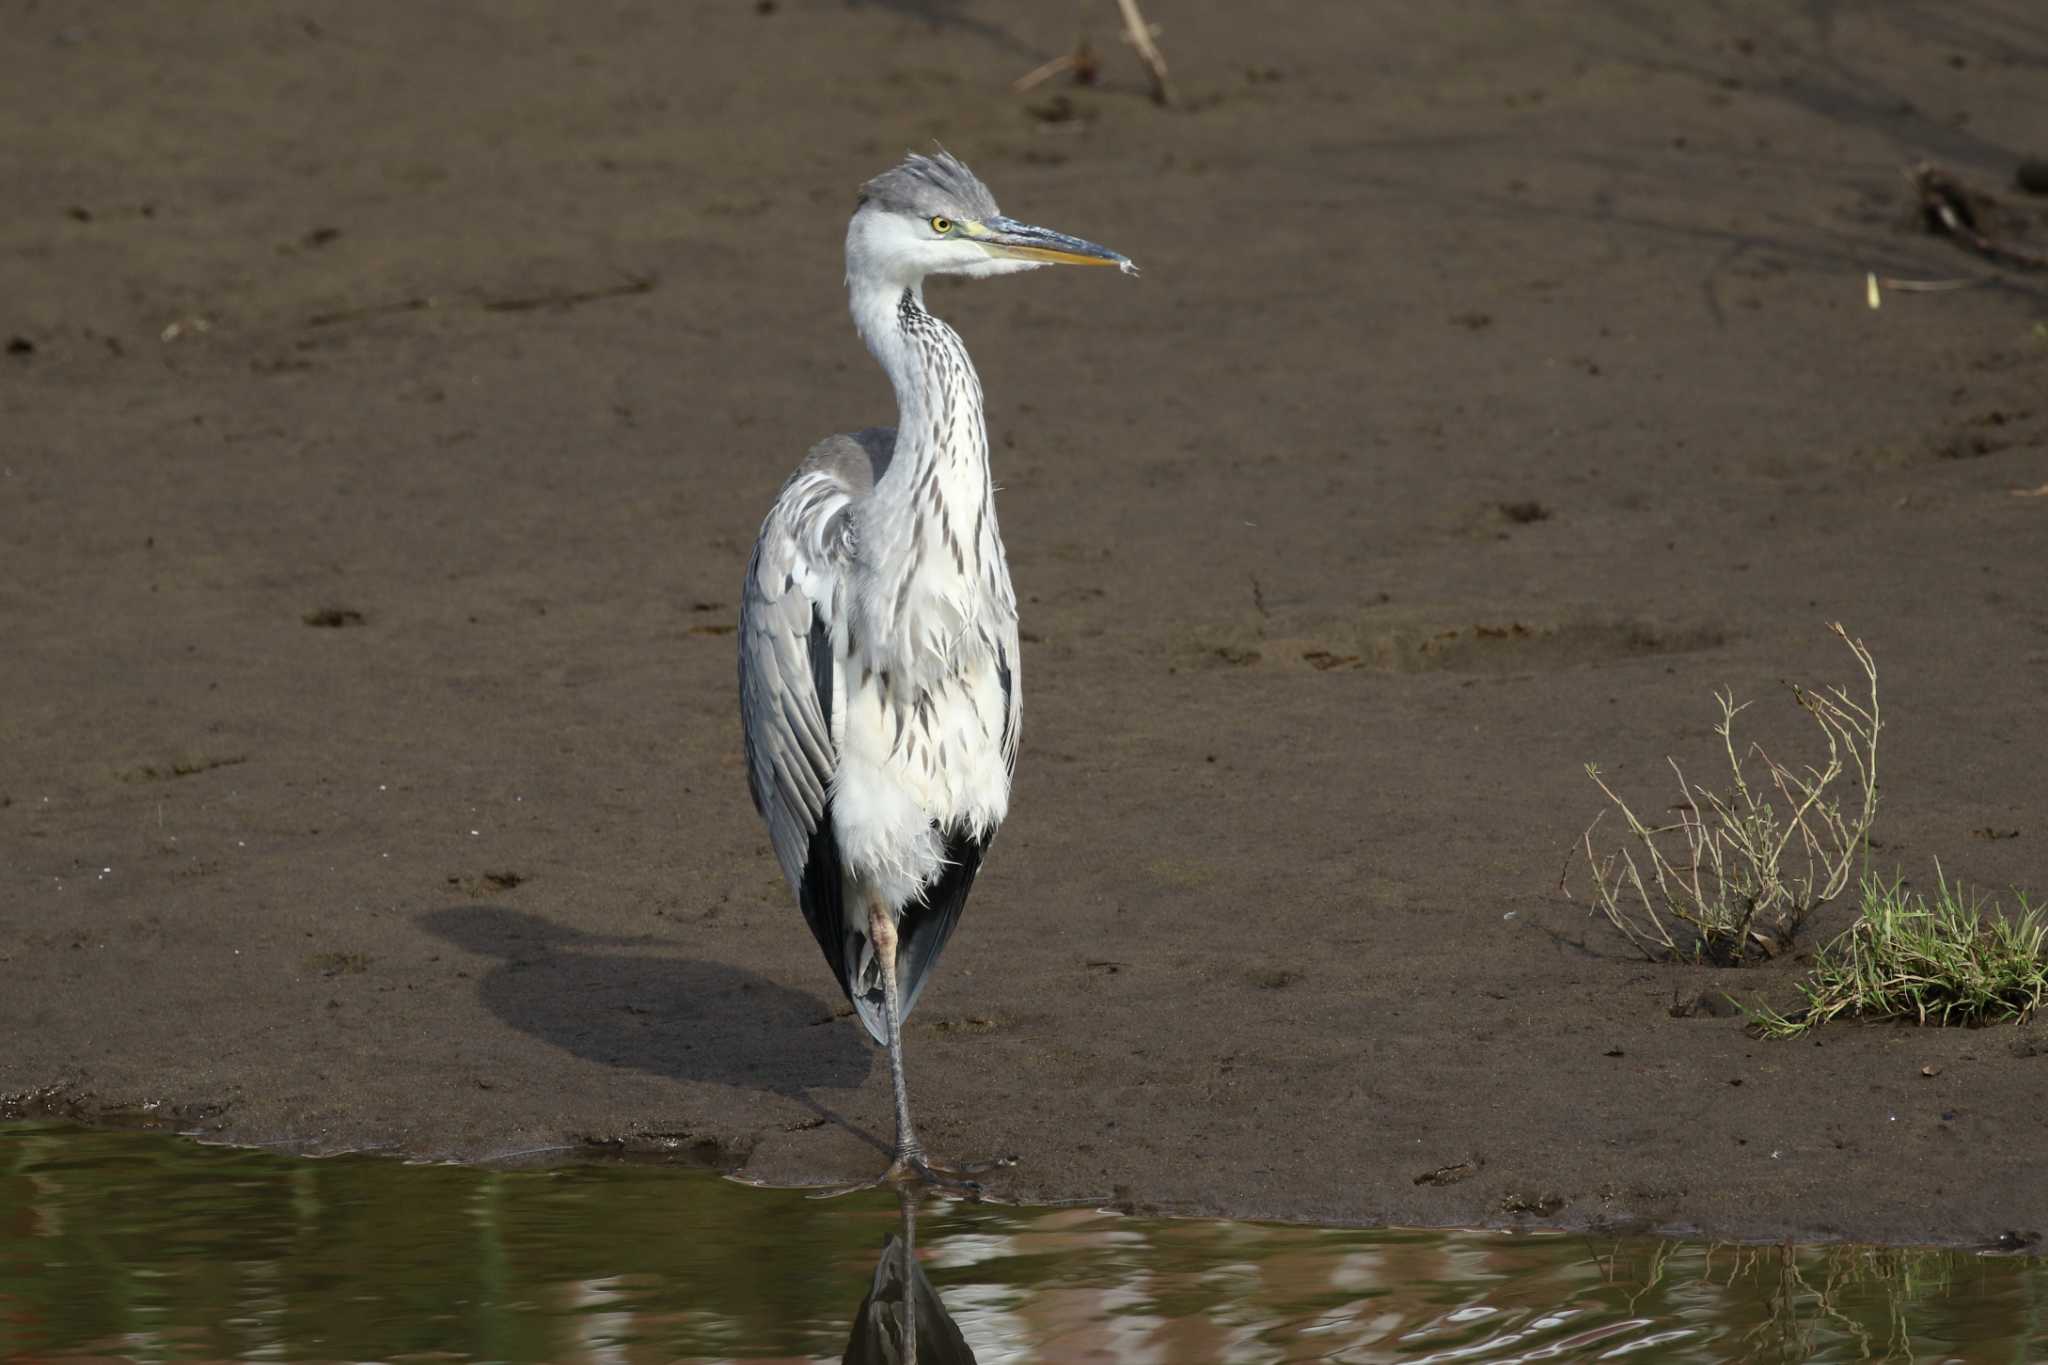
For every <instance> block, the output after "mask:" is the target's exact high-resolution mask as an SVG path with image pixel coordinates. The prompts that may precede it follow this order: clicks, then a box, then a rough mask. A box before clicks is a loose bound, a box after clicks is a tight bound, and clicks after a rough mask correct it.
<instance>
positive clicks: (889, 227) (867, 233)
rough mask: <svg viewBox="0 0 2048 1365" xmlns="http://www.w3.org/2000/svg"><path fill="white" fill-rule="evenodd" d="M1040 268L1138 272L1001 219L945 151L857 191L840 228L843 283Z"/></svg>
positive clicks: (908, 162) (1090, 247)
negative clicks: (1102, 267) (854, 206)
mask: <svg viewBox="0 0 2048 1365" xmlns="http://www.w3.org/2000/svg"><path fill="white" fill-rule="evenodd" d="M1042 265H1113V266H1117V267H1118V268H1120V269H1121V270H1123V271H1124V272H1125V273H1126V274H1132V275H1135V274H1136V273H1137V270H1138V268H1137V267H1136V266H1135V265H1133V264H1132V263H1131V260H1130V258H1129V257H1128V256H1124V255H1120V254H1119V253H1117V252H1114V251H1111V250H1110V249H1109V248H1108V247H1103V246H1097V245H1096V244H1095V243H1093V242H1085V241H1083V240H1081V239H1080V238H1079V237H1069V236H1067V235H1066V234H1065V233H1063V232H1054V231H1052V230H1051V229H1049V228H1042V227H1032V226H1031V225H1030V224H1028V223H1020V222H1018V221H1017V220H1016V219H1014V218H1006V217H1004V216H1003V213H1002V210H1000V209H998V208H997V207H996V200H995V196H994V195H992V194H990V193H989V192H988V186H986V185H984V184H982V183H981V181H979V180H977V179H975V176H974V172H973V171H970V170H968V169H967V167H966V166H965V165H964V164H963V163H962V162H961V161H960V159H959V158H958V157H955V156H954V155H953V154H952V153H950V152H947V151H943V150H942V151H940V152H939V153H938V154H937V155H936V156H920V155H917V154H916V153H912V154H911V155H910V156H908V157H905V158H904V161H903V164H902V165H900V166H897V167H895V168H894V169H892V170H887V171H884V172H882V173H881V174H880V175H878V176H876V177H875V178H874V179H873V180H870V181H868V183H867V184H865V185H863V186H862V187H861V192H860V207H859V208H857V209H855V210H854V214H853V221H852V222H851V223H850V224H848V225H847V229H846V277H847V279H848V280H849V281H861V280H873V281H875V282H877V283H880V284H883V285H888V286H900V287H903V288H911V287H915V286H916V285H917V284H918V283H919V282H920V281H922V280H923V279H924V277H925V276H927V275H968V276H973V277H976V278H980V277H983V276H987V275H1008V274H1011V273H1013V272H1015V271H1019V270H1035V269H1037V268H1038V267H1039V266H1042Z"/></svg>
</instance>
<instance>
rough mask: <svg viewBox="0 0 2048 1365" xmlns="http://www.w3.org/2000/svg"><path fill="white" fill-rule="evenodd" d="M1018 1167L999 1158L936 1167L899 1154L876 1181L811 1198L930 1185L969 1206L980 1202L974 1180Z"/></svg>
mask: <svg viewBox="0 0 2048 1365" xmlns="http://www.w3.org/2000/svg"><path fill="white" fill-rule="evenodd" d="M1016 1164H1017V1158H1015V1157H1013V1156H999V1157H995V1158H992V1159H990V1160H988V1161H970V1162H965V1163H963V1164H961V1165H959V1166H937V1165H934V1164H933V1163H932V1162H931V1161H930V1160H929V1159H927V1158H926V1156H925V1154H924V1153H923V1152H899V1153H897V1156H896V1159H895V1160H894V1161H892V1162H890V1163H889V1169H888V1170H886V1171H883V1172H882V1173H881V1174H880V1175H878V1176H876V1177H875V1178H874V1179H873V1180H863V1181H862V1182H860V1183H859V1184H858V1185H846V1186H842V1187H841V1188H839V1189H833V1190H823V1191H820V1192H819V1193H817V1194H814V1195H812V1196H810V1197H811V1198H813V1199H837V1198H839V1197H840V1196H841V1195H843V1194H856V1193H858V1192H860V1191H861V1190H878V1189H881V1188H882V1187H883V1186H885V1185H893V1186H896V1187H897V1188H902V1187H904V1186H908V1185H929V1186H931V1187H933V1188H935V1189H941V1190H949V1191H951V1192H952V1193H954V1194H957V1195H959V1196H961V1197H962V1198H963V1199H966V1200H969V1201H970V1202H976V1201H979V1200H980V1199H981V1196H982V1193H983V1190H982V1186H981V1182H980V1181H979V1180H976V1179H975V1178H974V1177H975V1176H978V1175H987V1174H988V1173H989V1172H990V1171H999V1170H1002V1169H1003V1168H1004V1167H1006V1166H1014V1165H1016Z"/></svg>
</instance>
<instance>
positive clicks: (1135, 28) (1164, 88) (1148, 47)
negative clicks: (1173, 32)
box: [1116, 0, 1175, 107]
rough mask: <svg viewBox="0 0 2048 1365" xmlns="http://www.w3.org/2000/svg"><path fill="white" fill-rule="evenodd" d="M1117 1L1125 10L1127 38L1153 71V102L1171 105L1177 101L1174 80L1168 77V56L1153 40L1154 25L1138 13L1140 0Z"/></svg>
mask: <svg viewBox="0 0 2048 1365" xmlns="http://www.w3.org/2000/svg"><path fill="white" fill-rule="evenodd" d="M1116 3H1117V8H1118V9H1120V10H1122V11H1123V15H1124V37H1125V39H1126V40H1127V41H1128V42H1129V43H1130V44H1131V45H1132V46H1133V47H1135V48H1137V49H1138V56H1139V57H1140V58H1142V59H1143V60H1144V63H1145V66H1146V67H1147V69H1149V70H1150V71H1151V72H1152V102H1153V103H1154V104H1157V105H1163V106H1166V107H1171V106H1172V105H1173V104H1174V102H1175V101H1174V95H1173V82H1172V81H1170V80H1168V79H1167V78H1166V58H1165V57H1163V56H1161V55H1160V54H1159V45H1158V44H1157V43H1154V42H1153V41H1152V34H1153V32H1154V30H1153V28H1152V25H1150V24H1148V23H1146V22H1145V16H1144V15H1142V14H1140V13H1138V0H1116Z"/></svg>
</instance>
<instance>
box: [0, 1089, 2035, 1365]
mask: <svg viewBox="0 0 2048 1365" xmlns="http://www.w3.org/2000/svg"><path fill="white" fill-rule="evenodd" d="M908 1231H909V1238H908V1241H907V1242H906V1228H905V1226H904V1214H903V1211H902V1210H900V1209H899V1208H898V1207H897V1205H896V1202H895V1200H894V1199H893V1198H892V1197H890V1196H888V1195H886V1194H884V1195H879V1196H876V1197H873V1198H869V1199H866V1200H865V1201H862V1200H854V1199H848V1200H842V1201H834V1202H830V1203H818V1202H814V1201H810V1200H806V1199H804V1198H802V1197H801V1195H800V1194H798V1193H797V1192H793V1191H774V1190H760V1189H753V1188H748V1187H744V1186H740V1185H735V1184H732V1183H729V1182H725V1181H720V1180H718V1179H716V1178H714V1177H711V1176H708V1175H706V1174H705V1173H703V1172H701V1171H698V1170H692V1169H683V1168H658V1167H649V1166H644V1165H631V1166H627V1165H618V1166H574V1167H563V1168H560V1169H556V1170H546V1171H533V1170H521V1171H505V1170H479V1169H474V1168H468V1167H456V1166H416V1165H403V1164H400V1163H398V1162H394V1161H387V1160H378V1159H375V1158H360V1157H357V1158H350V1157H343V1158H334V1159H329V1160H321V1161H307V1160H299V1159H294V1158H287V1157H279V1156H273V1155H268V1154H265V1153H261V1152H251V1151H246V1150H239V1149H230V1148H220V1147H207V1146H201V1145H199V1144H197V1143H193V1142H189V1141H185V1140H183V1139H179V1138H175V1137H171V1136H167V1135H162V1134H151V1133H135V1132H107V1131H94V1130H86V1129H80V1128H76V1127H71V1126H67V1125H61V1124H48V1123H21V1124H11V1125H0V1359H9V1360H11V1359H22V1358H29V1359H46V1360H64V1359H87V1358H90V1359H95V1360H107V1359H132V1360H148V1361H158V1360H164V1361H170V1360H200V1359H208V1360H218V1359H240V1360H247V1359H292V1360H366V1359H383V1360H402V1359H426V1358H429V1357H431V1358H433V1359H435V1360H485V1359H488V1360H506V1361H561V1362H571V1361H602V1362H621V1363H627V1362H632V1363H637V1362H640V1361H675V1360H682V1361H709V1360H729V1359H763V1358H773V1359H835V1358H839V1357H841V1355H842V1353H845V1355H846V1358H848V1359H886V1358H889V1357H888V1356H887V1355H886V1354H874V1353H873V1350H874V1348H875V1346H876V1344H877V1342H878V1341H879V1340H880V1339H881V1338H883V1337H887V1336H889V1335H890V1334H892V1333H900V1331H901V1328H900V1325H899V1323H900V1320H901V1315H902V1306H903V1305H904V1304H906V1303H909V1304H912V1305H915V1306H916V1308H917V1319H918V1323H919V1327H918V1332H919V1344H920V1355H919V1358H920V1359H921V1360H923V1361H925V1362H927V1365H936V1363H937V1362H939V1361H945V1360H965V1359H978V1360H980V1361H982V1362H985V1363H987V1362H996V1361H1035V1360H1044V1361H1096V1360H1099V1361H1120V1362H1121V1361H1132V1362H1145V1361H1158V1362H1175V1365H1180V1363H1181V1362H1187V1363H1189V1365H1200V1363H1201V1362H1211V1361H1213V1362H1226V1361H1229V1362H1235V1361H1297V1360H1299V1361H1309V1360H1314V1361H1355V1362H1369V1361H1400V1362H1406V1363H1407V1365H1424V1363H1425V1362H1482V1361H1483V1362H1504V1361H1573V1360H1627V1361H1635V1362H1649V1361H1695V1360H1697V1361H1709V1360H1711V1361H1723V1360H1742V1361H1759V1362H1762V1361H1809V1360H1819V1361H1827V1360H1844V1361H1847V1360H1864V1359H1872V1358H1877V1359H1882V1358H1886V1357H1887V1356H1890V1357H1893V1358H1897V1359H1901V1360H1904V1359H1908V1358H1912V1359H1917V1360H1919V1361H1923V1362H1924V1361H1939V1360H1973V1361H1974V1360H1990V1359H1997V1360H2036V1359H2044V1358H2048V1262H2043V1261H2041V1260H2038V1259H2032V1258H2025V1257H1984V1256H1973V1255H1970V1254H1968V1253H1964V1252H1956V1251H1939V1250H1925V1249H1904V1250H1899V1249H1881V1248H1871V1247H1856V1246H1828V1247H1790V1248H1788V1247H1734V1246H1725V1245H1723V1246H1709V1245H1705V1244H1699V1243H1685V1242H1670V1241H1655V1240H1645V1239H1634V1240H1629V1239H1624V1240H1619V1241H1617V1240H1612V1239H1600V1238H1590V1237H1584V1236H1569V1235H1564V1234H1544V1233H1539V1234H1514V1233H1504V1232H1414V1231H1401V1230H1396V1231H1377V1232H1366V1231H1355V1230H1340V1229H1326V1228H1306V1227H1289V1226H1278V1225H1268V1224H1246V1223H1221V1222H1205V1221H1198V1220H1192V1219H1190V1220H1172V1219H1138V1218H1127V1217H1123V1216H1120V1215H1116V1214H1112V1213H1104V1212H1096V1211H1090V1210H1076V1209H1059V1210H1045V1209H1020V1208H997V1207H991V1206H986V1205H983V1206H967V1205H960V1204H951V1203H943V1202H927V1203H925V1204H924V1205H923V1206H922V1207H921V1208H920V1209H919V1210H917V1211H916V1213H915V1222H914V1226H913V1227H912V1228H910V1229H909V1230H908ZM906 1246H908V1247H909V1248H910V1250H911V1254H909V1255H906V1254H905V1248H906ZM850 1347H851V1349H850Z"/></svg>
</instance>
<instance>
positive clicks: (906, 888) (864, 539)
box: [833, 310, 1019, 904]
mask: <svg viewBox="0 0 2048 1365" xmlns="http://www.w3.org/2000/svg"><path fill="white" fill-rule="evenodd" d="M906 326H907V329H908V330H911V331H912V335H913V339H914V340H916V341H917V342H918V343H919V344H918V346H917V352H918V363H919V364H921V365H922V366H924V367H926V369H927V371H928V373H927V375H926V379H927V383H926V385H925V391H926V393H927V394H928V395H930V397H929V398H928V400H927V403H926V405H925V407H926V410H924V411H921V412H915V413H909V412H906V413H905V414H904V417H905V419H906V420H905V423H904V426H903V427H900V428H899V429H898V432H897V446H896V452H895V456H894V458H893V459H892V461H891V464H890V468H889V469H888V471H887V473H886V474H885V475H884V477H883V478H882V479H881V480H880V481H878V482H877V484H876V486H875V490H874V493H873V494H872V495H871V496H870V497H868V498H867V499H865V500H864V501H863V502H862V503H861V504H860V505H859V506H857V507H856V508H854V509H852V513H851V515H852V518H853V520H852V525H851V546H852V548H851V555H850V561H849V583H850V586H851V589H852V590H851V592H850V594H849V596H850V598H851V602H850V610H849V611H848V612H847V613H846V616H845V618H844V619H845V622H846V628H845V632H844V635H843V638H841V639H837V640H835V642H834V643H835V646H836V647H837V649H838V651H839V656H840V658H841V659H843V660H844V668H843V676H844V678H845V688H846V694H845V695H846V704H845V709H844V713H843V720H842V729H841V732H840V735H839V737H838V738H839V745H840V767H839V772H838V775H837V777H836V778H835V781H834V801H833V820H834V824H835V826H836V827H837V833H838V836H839V840H840V847H841V852H842V854H843V856H844V857H845V858H846V860H847V862H848V864H849V865H850V866H852V867H855V868H858V869H860V870H861V871H862V872H864V873H865V874H866V875H868V876H871V877H873V878H875V879H876V880H878V881H879V882H880V883H881V884H882V886H883V888H884V894H885V895H887V896H888V897H889V899H890V900H891V901H892V902H894V903H899V904H900V903H902V901H903V900H904V899H906V898H907V897H908V896H912V895H915V894H916V893H917V892H918V891H919V890H920V889H921V888H922V887H923V886H924V885H925V884H926V883H928V882H929V881H930V880H931V879H932V878H934V877H936V876H937V875H938V873H939V871H940V868H941V866H942V861H943V850H944V836H945V835H946V834H949V833H955V832H962V831H964V832H967V833H970V834H972V835H974V836H975V837H977V838H981V837H984V836H986V835H988V834H990V833H992V832H993V831H994V830H995V827H996V826H997V825H998V824H1000V823H1001V822H1002V819H1003V817H1004V815H1005V814H1006V813H1007V812H1008V809H1009V798H1010V773H1011V768H1012V763H1013V758H1014V755H1015V751H1016V750H1015V746H1016V733H1015V731H1016V715H1017V711H1016V705H1015V697H1016V690H1017V687H1018V683H1019V677H1018V661H1017V658H1016V653H1017V599H1016V593H1015V591H1014V590H1013V589H1012V587H1011V584H1010V574H1009V568H1008V565H1007V564H1006V563H1005V561H1004V556H1003V545H1002V536H1001V533H1000V531H999V529H998V527H997V524H996V515H995V503H994V488H993V485H992V484H991V482H990V477H989V469H988V437H987V433H986V429H985V427H984V426H983V422H982V409H981V385H980V381H979V380H978V379H977V378H976V377H975V374H974V368H973V366H972V365H971V364H970V363H969V362H968V360H967V355H966V351H965V348H964V347H962V346H961V345H960V342H959V338H958V337H957V336H955V335H954V334H953V333H952V331H951V329H949V328H947V327H945V325H944V324H943V323H939V322H938V321H937V320H936V319H933V318H931V317H930V315H929V314H924V313H923V312H922V311H921V310H917V311H916V313H915V316H914V317H912V318H911V319H910V320H909V321H908V322H907V324H906ZM892 892H893V893H895V894H891V893H892Z"/></svg>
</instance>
